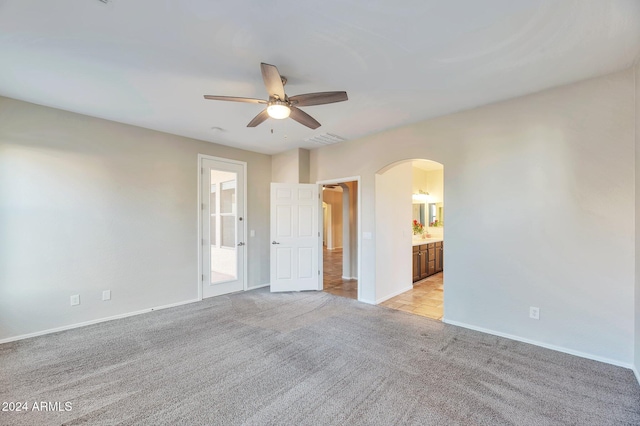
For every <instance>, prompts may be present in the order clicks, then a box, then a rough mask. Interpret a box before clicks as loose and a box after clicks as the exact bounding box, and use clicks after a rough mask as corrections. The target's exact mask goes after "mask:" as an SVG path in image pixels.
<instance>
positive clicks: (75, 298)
mask: <svg viewBox="0 0 640 426" xmlns="http://www.w3.org/2000/svg"><path fill="white" fill-rule="evenodd" d="M79 304H80V295H79V294H74V295H72V296H71V306H76V305H79Z"/></svg>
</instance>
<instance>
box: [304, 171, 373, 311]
mask: <svg viewBox="0 0 640 426" xmlns="http://www.w3.org/2000/svg"><path fill="white" fill-rule="evenodd" d="M347 182H356V183H357V186H358V191H357V192H356V207H357V210H358V227H357V228H358V229H357V234H356V241H357V243H358V250H357V252H358V267H357V269H358V276H359V277H361V276H362V272H361V267H362V182H361V177H360V176H348V177H344V178H337V179H326V180H319V181H316V183H317V184H318V185H329V184H333V183H347ZM322 263H323V262H322V250H320V273H321V276H324V269H323V265H322ZM356 279H357V278H356ZM358 301H359V302H363V303H368V304H370V305H375V304H376V303H375V302H373V301H371V300H366V299H364V298H362V282H361V281H360V280H358Z"/></svg>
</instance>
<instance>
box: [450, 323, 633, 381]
mask: <svg viewBox="0 0 640 426" xmlns="http://www.w3.org/2000/svg"><path fill="white" fill-rule="evenodd" d="M442 322H444V323H446V324H451V325H456V326H458V327H462V328H468V329H470V330H475V331H480V332H482V333H487V334H491V335H494V336H499V337H504V338H507V339H511V340H515V341H518V342H523V343H529V344H531V345H535V346H540V347H543V348H547V349H551V350H554V351H558V352H563V353H565V354H569V355H575V356H579V357H580V358H586V359H591V360H593V361H600V362H604V363H605V364H611V365H615V366H618V367H624V368H629V369H632V370H634V373H635V374H636V378H637V379H638V382H639V383H640V376H639V375H638V372H637V371H636V370H635V368H634V366H633V364H629V363H627V362H622V361H619V360H616V359H611V358H605V357H601V356H598V355H593V354H589V353H586V352H580V351H575V350H573V349H568V348H565V347H562V346H556V345H550V344H548V343H544V342H539V341H537V340H532V339H527V338H524V337H520V336H514V335H513V334H508V333H502V332H500V331H495V330H490V329H488V328H483V327H476V326H475V325H470V324H466V323H463V322H459V321H452V320H448V319H446V318H443V319H442Z"/></svg>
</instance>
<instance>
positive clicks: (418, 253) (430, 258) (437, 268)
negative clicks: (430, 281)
mask: <svg viewBox="0 0 640 426" xmlns="http://www.w3.org/2000/svg"><path fill="white" fill-rule="evenodd" d="M443 251H444V242H443V241H435V242H430V243H426V244H420V243H418V244H415V243H414V245H413V282H416V281H420V280H423V279H425V278H427V277H428V276H430V275H433V274H437V273H438V272H441V271H442V270H443V267H444V265H443V261H442V258H443V256H442V254H443Z"/></svg>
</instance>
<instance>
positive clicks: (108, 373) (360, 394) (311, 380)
mask: <svg viewBox="0 0 640 426" xmlns="http://www.w3.org/2000/svg"><path fill="white" fill-rule="evenodd" d="M0 369H1V370H0V371H1V372H0V395H1V398H0V400H1V401H26V402H28V403H29V404H32V403H33V402H35V401H52V402H61V403H64V402H67V401H68V402H71V403H72V410H71V411H67V412H34V411H28V412H22V413H7V412H0V423H1V424H3V425H9V424H10V425H38V424H62V423H64V424H69V425H77V424H89V425H113V424H144V425H178V424H184V425H198V424H216V425H227V424H247V425H266V424H283V425H298V424H313V425H329V424H335V425H345V424H372V425H393V424H422V425H429V424H432V425H446V424H458V425H474V424H477V425H484V424H487V425H499V424H517V425H553V424H570V425H608V424H626V425H638V424H640V386H638V383H637V382H636V381H635V378H634V376H633V373H632V372H631V371H630V370H627V369H623V368H618V367H614V366H611V365H607V364H602V363H599V362H595V361H589V360H585V359H581V358H577V357H573V356H570V355H566V354H562V353H558V352H553V351H550V350H546V349H543V348H538V347H535V346H531V345H527V344H524V343H519V342H514V341H510V340H507V339H502V338H498V337H494V336H490V335H485V334H482V333H478V332H474V331H470V330H465V329H462V328H458V327H454V326H449V325H445V324H442V323H440V322H437V321H433V320H429V319H427V318H423V317H418V316H413V315H410V314H406V313H403V312H400V311H394V310H390V309H386V308H382V307H377V306H369V305H366V304H362V303H358V302H356V301H354V300H349V299H344V298H340V297H336V296H332V295H330V294H327V293H315V292H306V293H287V294H270V293H269V292H268V290H266V289H262V290H256V291H251V292H246V293H240V294H235V295H231V296H222V297H218V298H213V299H209V300H206V301H204V302H201V303H195V304H190V305H185V306H181V307H177V308H172V309H167V310H162V311H156V312H152V313H149V314H145V315H139V316H135V317H130V318H126V319H122V320H117V321H111V322H107V323H102V324H97V325H93V326H88V327H84V328H80V329H75V330H70V331H65V332H61V333H57V334H52V335H47V336H41V337H36V338H33V339H28V340H23V341H19V342H14V343H8V344H4V345H0Z"/></svg>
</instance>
